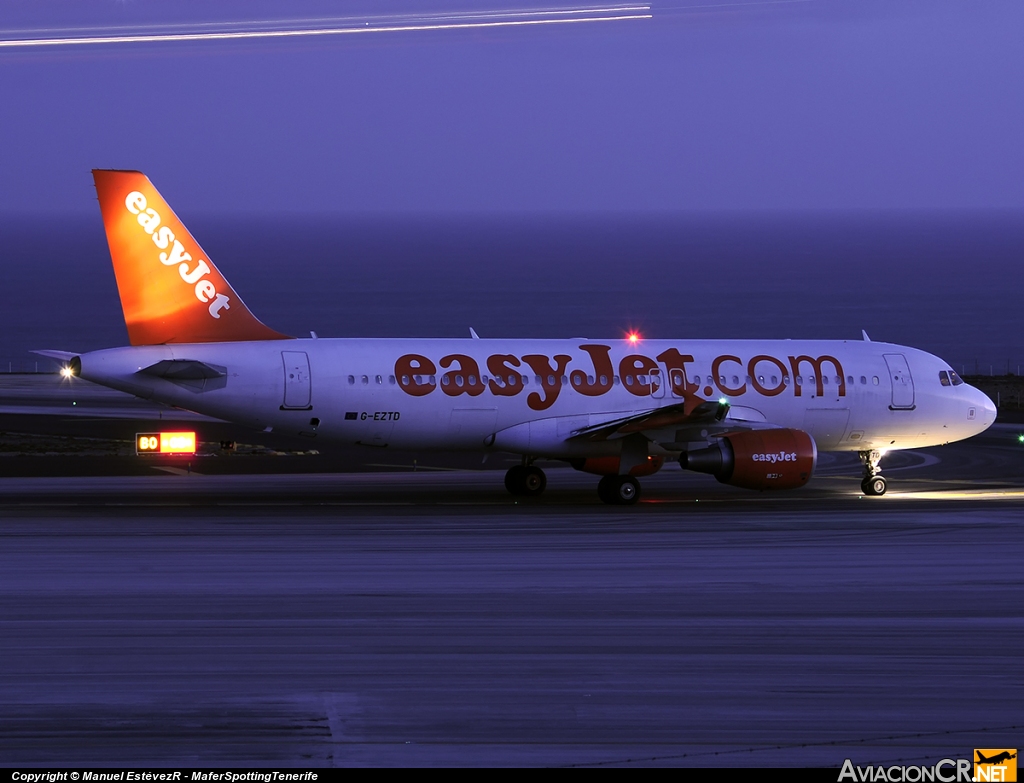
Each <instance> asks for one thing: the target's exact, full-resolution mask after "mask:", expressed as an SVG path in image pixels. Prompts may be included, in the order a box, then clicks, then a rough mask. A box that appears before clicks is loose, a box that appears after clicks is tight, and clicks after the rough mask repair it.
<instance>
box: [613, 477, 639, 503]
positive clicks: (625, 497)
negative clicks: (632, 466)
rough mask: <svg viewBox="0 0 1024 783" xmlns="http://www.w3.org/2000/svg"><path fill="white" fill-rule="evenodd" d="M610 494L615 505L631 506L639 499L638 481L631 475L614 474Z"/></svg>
mask: <svg viewBox="0 0 1024 783" xmlns="http://www.w3.org/2000/svg"><path fill="white" fill-rule="evenodd" d="M612 496H613V497H614V498H615V504H616V505H617V506H632V505H633V504H634V503H636V502H637V501H638V500H639V499H640V482H639V481H637V480H636V479H635V478H633V477H632V476H616V477H615V481H614V482H613V483H612Z"/></svg>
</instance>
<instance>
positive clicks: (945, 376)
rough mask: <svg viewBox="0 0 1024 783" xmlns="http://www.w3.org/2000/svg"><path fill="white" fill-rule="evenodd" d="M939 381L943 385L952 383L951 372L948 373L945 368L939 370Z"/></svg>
mask: <svg viewBox="0 0 1024 783" xmlns="http://www.w3.org/2000/svg"><path fill="white" fill-rule="evenodd" d="M939 383H941V384H942V385H943V386H951V385H952V384H951V383H950V382H949V373H947V372H946V371H945V370H939Z"/></svg>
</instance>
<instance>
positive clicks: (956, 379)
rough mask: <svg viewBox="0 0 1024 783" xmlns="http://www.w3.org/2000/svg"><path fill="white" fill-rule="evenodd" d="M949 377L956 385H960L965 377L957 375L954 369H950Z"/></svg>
mask: <svg viewBox="0 0 1024 783" xmlns="http://www.w3.org/2000/svg"><path fill="white" fill-rule="evenodd" d="M949 379H950V380H951V381H952V382H953V385H954V386H959V385H960V384H962V383H963V382H964V379H963V378H961V377H960V376H959V375H957V374H956V373H955V372H954V371H953V370H950V371H949Z"/></svg>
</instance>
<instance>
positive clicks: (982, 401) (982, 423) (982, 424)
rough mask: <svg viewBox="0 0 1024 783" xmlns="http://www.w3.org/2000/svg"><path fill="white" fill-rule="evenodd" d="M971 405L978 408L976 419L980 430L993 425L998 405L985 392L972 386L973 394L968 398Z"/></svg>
mask: <svg viewBox="0 0 1024 783" xmlns="http://www.w3.org/2000/svg"><path fill="white" fill-rule="evenodd" d="M968 402H969V404H970V405H971V407H973V408H975V409H976V410H977V415H976V421H977V430H976V432H975V434H977V433H978V432H984V431H985V430H987V429H988V428H989V427H991V426H992V424H993V422H995V420H996V405H995V403H994V402H992V400H991V399H990V398H989V396H988V395H987V394H985V392H983V391H981V390H980V389H975V388H974V387H973V386H972V387H971V395H970V399H969V400H968Z"/></svg>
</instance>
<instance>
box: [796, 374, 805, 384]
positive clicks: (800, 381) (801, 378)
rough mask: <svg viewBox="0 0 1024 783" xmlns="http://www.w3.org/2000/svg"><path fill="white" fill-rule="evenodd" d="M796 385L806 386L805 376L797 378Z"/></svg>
mask: <svg viewBox="0 0 1024 783" xmlns="http://www.w3.org/2000/svg"><path fill="white" fill-rule="evenodd" d="M796 385H797V386H803V385H804V376H802V375H798V376H796Z"/></svg>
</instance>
